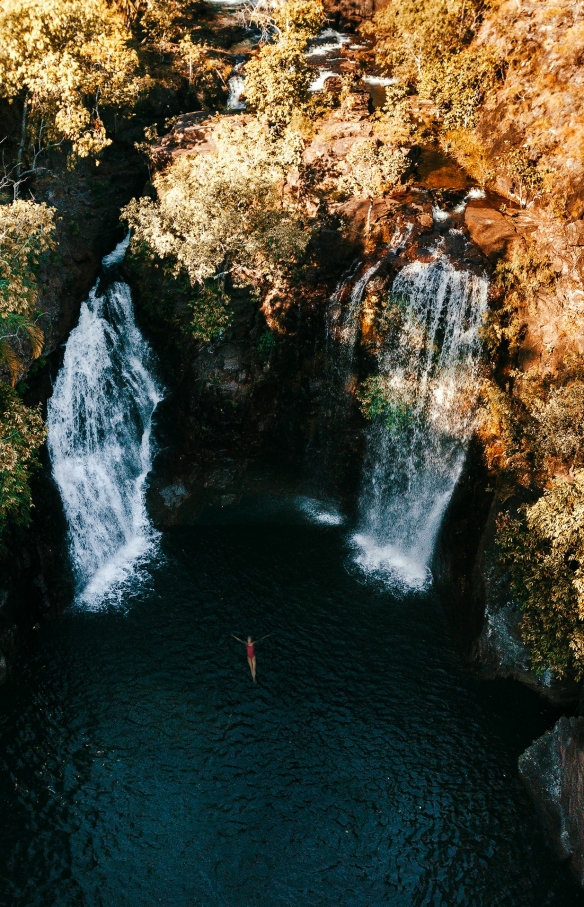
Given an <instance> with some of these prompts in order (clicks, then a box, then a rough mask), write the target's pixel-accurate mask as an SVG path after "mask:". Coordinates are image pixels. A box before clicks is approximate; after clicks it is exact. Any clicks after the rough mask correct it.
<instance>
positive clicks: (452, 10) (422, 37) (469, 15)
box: [362, 0, 501, 130]
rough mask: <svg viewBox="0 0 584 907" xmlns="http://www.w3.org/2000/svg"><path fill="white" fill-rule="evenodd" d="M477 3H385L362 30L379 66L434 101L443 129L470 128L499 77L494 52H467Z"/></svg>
mask: <svg viewBox="0 0 584 907" xmlns="http://www.w3.org/2000/svg"><path fill="white" fill-rule="evenodd" d="M483 7H484V3H483V2H482V0H399V2H398V0H390V2H389V3H388V4H387V5H386V6H385V7H384V8H383V9H382V10H380V11H379V12H378V13H376V14H375V16H374V17H373V20H372V22H371V23H368V24H367V25H365V26H363V27H362V30H363V31H365V32H366V33H369V34H372V35H374V36H375V38H376V54H377V61H378V63H379V64H380V65H381V66H382V67H383V68H384V69H386V70H389V72H391V73H392V75H394V76H396V77H397V78H398V79H399V80H400V81H401V82H402V83H403V84H404V85H411V86H414V87H415V88H416V90H417V91H418V93H419V94H420V96H421V97H424V98H429V99H430V100H432V101H433V102H434V104H435V105H436V108H437V110H438V114H439V116H440V117H441V119H442V123H443V126H444V128H445V129H449V130H452V129H460V128H469V127H472V126H474V124H475V120H476V114H477V110H478V107H479V105H480V104H481V103H482V102H483V100H484V98H485V97H486V95H487V94H488V92H489V91H490V90H491V89H492V88H493V87H494V86H495V84H496V83H497V80H498V79H499V77H500V69H501V64H500V61H499V56H498V54H497V53H496V52H495V51H493V50H486V49H479V50H478V51H477V50H475V49H472V50H470V49H469V47H468V45H469V43H470V41H471V39H472V37H473V35H474V34H475V31H476V28H477V25H478V23H479V22H480V16H481V12H482V9H483Z"/></svg>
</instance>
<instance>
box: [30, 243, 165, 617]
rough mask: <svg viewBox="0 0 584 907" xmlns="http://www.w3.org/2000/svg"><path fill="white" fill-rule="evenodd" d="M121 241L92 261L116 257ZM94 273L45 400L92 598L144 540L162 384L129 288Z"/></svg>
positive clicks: (82, 583)
mask: <svg viewBox="0 0 584 907" xmlns="http://www.w3.org/2000/svg"><path fill="white" fill-rule="evenodd" d="M127 246H128V238H126V239H125V240H124V241H122V242H121V243H119V244H118V246H117V247H116V249H115V250H114V251H113V252H112V253H111V254H110V255H107V256H106V257H105V258H104V259H103V262H102V265H103V268H104V270H105V276H106V278H107V272H108V271H111V269H112V268H113V267H114V266H115V265H117V264H119V263H120V262H121V260H122V259H123V257H124V254H125V251H126V248H127ZM101 286H102V281H100V280H98V281H97V283H96V285H95V286H94V288H93V289H92V290H91V293H90V294H89V298H88V299H87V301H86V302H84V303H83V305H82V307H81V312H80V316H79V323H78V325H77V327H76V328H75V330H73V331H72V332H71V335H70V337H69V340H68V342H67V347H66V350H65V358H64V361H63V366H62V368H61V370H60V372H59V374H58V376H57V380H56V382H55V388H54V392H53V396H52V397H51V399H50V400H49V404H48V414H47V423H48V429H49V436H48V447H49V453H50V457H51V462H52V466H53V475H54V478H55V481H56V483H57V485H58V487H59V490H60V492H61V497H62V499H63V506H64V509H65V515H66V517H67V521H68V524H69V547H70V552H71V558H72V561H73V567H74V570H75V574H76V578H77V584H78V589H79V592H80V597H81V599H82V600H83V601H84V602H85V603H88V604H94V605H95V604H96V603H98V602H99V600H100V599H101V598H102V597H103V595H104V594H105V593H106V592H107V591H108V590H109V589H111V587H112V586H114V585H115V584H116V583H118V582H119V581H120V580H121V579H123V578H124V577H125V576H127V575H128V573H129V572H130V571H131V569H132V567H133V566H134V565H135V564H136V563H137V562H138V561H139V559H140V558H141V557H143V556H144V555H145V554H146V553H147V551H148V550H149V548H150V546H151V545H152V542H153V539H154V537H155V536H154V533H153V530H152V528H151V526H150V523H149V520H148V517H147V514H146V510H145V504H144V490H145V480H146V476H147V474H148V472H149V470H150V466H151V462H152V454H151V445H150V432H151V425H152V414H153V412H154V409H155V407H156V405H157V404H158V403H159V401H160V400H161V398H162V391H161V388H160V386H159V385H158V384H157V382H156V380H155V379H154V378H153V376H152V362H151V358H152V357H151V352H150V349H149V347H148V344H147V343H146V342H145V340H144V338H143V337H142V335H141V333H140V331H139V330H138V328H137V326H136V323H135V320H134V314H133V309H132V297H131V294H130V288H129V286H128V285H127V284H126V283H124V282H123V281H121V280H117V281H115V282H113V283H110V284H108V285H106V286H105V288H104V289H103V290H102V289H101Z"/></svg>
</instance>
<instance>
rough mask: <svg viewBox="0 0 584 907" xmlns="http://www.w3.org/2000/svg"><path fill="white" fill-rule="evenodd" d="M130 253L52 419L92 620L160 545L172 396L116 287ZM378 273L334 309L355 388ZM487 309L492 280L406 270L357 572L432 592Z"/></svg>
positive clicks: (74, 336) (78, 339)
mask: <svg viewBox="0 0 584 907" xmlns="http://www.w3.org/2000/svg"><path fill="white" fill-rule="evenodd" d="M127 243H128V240H127V239H126V240H125V241H124V242H122V243H120V244H119V245H118V246H117V248H116V249H115V250H114V252H112V253H111V255H108V256H106V258H104V260H103V275H102V277H101V278H100V280H98V282H97V283H96V285H95V287H94V288H93V290H92V291H91V293H90V295H89V298H88V300H87V301H86V302H85V303H84V304H83V306H82V307H81V314H80V318H79V324H78V326H77V327H76V328H75V330H74V331H73V332H72V333H71V336H70V338H69V341H68V343H67V347H66V352H65V358H64V362H63V366H62V368H61V370H60V372H59V375H58V377H57V381H56V383H55V388H54V393H53V396H52V398H51V400H50V401H49V405H48V428H49V440H48V445H49V452H50V456H51V460H52V465H53V474H54V477H55V480H56V482H57V485H58V486H59V489H60V492H61V496H62V499H63V505H64V508H65V514H66V517H67V520H68V524H69V538H70V552H71V558H72V561H73V566H74V569H75V573H76V577H77V582H78V590H79V599H80V600H82V601H84V602H85V603H86V604H87V605H89V606H90V607H91V606H92V605H97V604H99V603H100V602H101V601H103V600H104V596H106V593H107V592H108V591H110V590H111V589H112V587H113V588H115V587H116V586H117V585H118V584H119V581H120V580H121V579H124V577H125V576H127V575H128V573H129V572H131V570H132V568H133V566H135V564H136V563H139V562H140V560H141V558H143V557H144V555H145V554H146V553H147V552H148V551H149V550H150V548H151V546H152V542H153V539H154V537H155V534H154V533H153V531H152V529H151V526H150V523H149V520H148V516H147V513H146V509H145V502H144V492H145V481H146V477H147V474H148V472H149V470H150V468H151V464H152V452H151V443H150V434H151V424H152V414H153V412H154V409H155V407H156V405H157V404H158V402H159V401H160V399H161V396H162V390H161V388H160V386H159V384H158V383H157V381H156V379H155V378H154V377H153V369H152V361H151V352H150V349H149V347H148V345H147V343H146V342H145V340H144V338H143V337H142V335H141V333H140V331H139V330H138V328H137V326H136V323H135V320H134V315H133V310H132V299H131V295H130V288H129V287H128V285H127V284H126V283H124V282H123V281H122V280H119V279H118V280H115V279H114V277H115V273H114V272H115V267H116V265H117V264H119V263H120V261H121V260H122V259H123V256H124V253H125V250H126V247H127ZM377 269H378V266H373V267H370V268H369V269H368V270H366V271H365V272H364V273H363V275H362V276H361V278H360V279H358V280H356V282H355V285H354V287H353V289H352V292H351V293H350V295H349V298H348V299H347V300H346V302H344V303H342V302H341V291H339V293H337V294H336V295H335V297H333V300H332V301H331V302H334V305H332V306H331V307H330V311H331V313H332V321H331V323H330V324H329V335H330V334H331V329H332V330H333V334H334V335H336V337H337V338H338V340H339V343H338V344H337V343H336V344H335V346H336V350H335V353H336V361H337V369H339V370H340V371H342V372H344V373H345V375H346V377H347V379H351V380H352V369H353V359H354V354H355V349H356V345H357V340H358V331H359V310H360V307H361V301H362V297H363V293H364V291H365V288H366V285H367V282H368V280H369V279H371V277H372V276H373V275H374V274H375V272H376V271H377ZM351 277H352V275H351ZM348 279H351V278H348ZM346 283H347V280H345V282H344V283H343V285H342V287H344V286H345V285H346ZM337 297H338V298H337ZM486 304H487V282H486V279H485V278H482V277H479V276H476V275H473V274H471V273H469V272H467V271H460V270H457V269H456V268H454V267H453V265H452V264H450V263H449V261H448V260H447V259H446V258H444V257H440V255H439V253H438V254H437V257H436V258H435V259H434V260H433V261H430V262H429V263H422V262H420V261H414V262H413V263H412V264H409V265H407V266H406V267H404V268H403V270H401V271H400V272H399V273H398V275H397V277H396V278H395V279H394V282H393V287H392V290H391V292H390V294H389V300H388V303H387V306H386V309H385V319H386V328H385V330H384V339H383V340H382V341H381V346H380V347H378V352H377V366H378V370H377V374H376V375H375V376H374V377H373V379H370V382H371V381H373V383H374V387H375V390H374V392H375V393H376V394H377V400H378V401H379V400H381V406H380V407H379V406H378V407H377V410H376V415H375V414H374V415H375V418H374V420H373V421H372V423H371V426H370V428H369V432H368V439H367V455H366V460H365V464H364V468H363V477H362V492H361V498H360V517H359V521H358V526H357V531H356V532H354V534H353V536H352V544H353V547H354V557H355V560H356V562H357V564H358V565H359V566H360V567H361V568H362V569H363V570H364V571H365V572H366V573H373V574H375V575H378V576H381V577H382V578H384V579H385V580H387V581H389V582H390V583H391V584H392V585H394V586H396V585H397V586H398V587H399V586H400V585H401V586H404V587H407V588H412V587H414V588H424V587H425V586H426V585H427V584H428V583H429V581H430V572H429V565H430V561H431V557H432V551H433V546H434V542H435V538H436V534H437V531H438V528H439V526H440V521H441V519H442V516H443V514H444V511H445V508H446V506H447V504H448V501H449V499H450V496H451V495H452V492H453V490H454V486H455V484H456V481H457V479H458V477H459V475H460V472H461V469H462V466H463V463H464V457H465V451H466V445H467V443H468V440H469V438H470V435H471V433H472V430H473V425H474V413H475V405H476V399H477V394H478V382H479V368H480V342H479V327H480V325H481V322H482V319H483V314H484V312H485V308H486ZM331 339H332V335H331V336H329V347H330V341H331ZM351 380H349V384H350V383H351ZM353 386H354V382H353ZM333 396H334V395H333Z"/></svg>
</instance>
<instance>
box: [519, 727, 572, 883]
mask: <svg viewBox="0 0 584 907" xmlns="http://www.w3.org/2000/svg"><path fill="white" fill-rule="evenodd" d="M519 774H520V775H521V778H522V780H523V782H524V784H525V786H526V787H527V790H528V791H529V794H530V796H531V798H532V800H533V802H534V804H535V807H536V810H537V812H538V814H539V816H540V819H541V822H542V825H543V829H544V832H545V835H546V837H547V839H548V842H549V844H550V846H551V848H552V850H553V851H554V853H555V854H556V856H557V858H558V859H560V860H569V862H570V867H571V869H572V871H573V872H574V875H575V876H576V878H577V880H578V882H579V883H580V884H581V885H584V718H566V717H562V718H560V720H559V721H558V722H557V724H556V725H555V727H554V728H553V729H552V730H551V731H548V732H547V734H544V736H543V737H540V738H539V740H536V741H535V742H534V743H532V745H531V746H530V747H529V748H528V749H527V750H526V751H525V752H524V753H523V754H522V755H521V756H520V757H519Z"/></svg>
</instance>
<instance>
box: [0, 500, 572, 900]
mask: <svg viewBox="0 0 584 907" xmlns="http://www.w3.org/2000/svg"><path fill="white" fill-rule="evenodd" d="M266 514H267V515H266ZM227 518H231V521H232V522H231V524H228V523H227V522H226V519H227ZM316 518H318V514H317V516H316ZM221 521H222V522H221ZM231 633H236V634H237V635H244V634H246V633H252V634H254V635H255V636H256V637H258V636H262V635H263V634H264V633H271V634H272V636H271V638H270V639H267V640H266V641H265V642H263V643H260V644H259V645H258V647H257V649H258V680H259V683H258V685H257V686H254V685H253V684H252V682H251V678H250V676H249V670H248V667H247V664H246V659H245V651H244V648H243V646H241V645H240V644H239V643H237V642H236V641H235V640H233V639H232V638H231V637H230V634H231ZM552 721H553V715H552V714H551V713H550V711H549V709H548V708H547V707H545V706H543V705H542V704H541V702H540V701H539V699H538V698H537V697H536V696H535V695H533V694H531V693H530V692H529V691H527V690H525V689H523V688H521V687H519V686H517V685H514V684H510V683H504V682H499V683H495V684H484V683H480V682H479V681H477V680H476V679H474V678H472V677H470V676H468V675H466V674H465V673H464V672H463V670H462V669H461V667H460V664H459V660H458V658H457V656H456V654H455V653H454V651H453V649H452V647H451V644H450V642H449V640H448V637H447V633H446V630H445V626H444V620H443V616H442V611H441V607H440V603H439V602H438V601H437V600H436V598H435V597H433V596H432V595H431V594H428V593H425V594H422V593H415V592H411V593H410V594H409V595H407V596H402V597H401V598H395V597H394V596H393V595H392V593H391V591H389V590H388V589H387V587H384V586H382V585H381V584H376V583H373V582H371V581H366V582H363V581H362V579H361V576H360V574H358V573H355V572H354V569H353V568H352V567H351V558H350V552H349V549H348V547H347V543H346V539H345V535H344V531H343V527H339V526H333V525H328V526H327V525H313V524H311V522H310V521H309V520H307V519H306V518H305V517H303V516H301V515H300V516H296V517H293V516H292V512H290V515H289V516H288V517H287V516H285V515H281V516H280V517H278V518H276V517H275V516H274V511H273V510H272V511H270V512H269V513H267V511H266V510H265V508H264V511H263V512H262V511H261V509H256V510H255V511H250V510H248V511H245V512H243V511H240V510H237V508H228V509H227V510H224V511H221V512H220V514H219V516H218V518H217V520H216V522H215V523H214V524H213V523H211V522H210V521H208V522H207V524H206V525H199V526H196V527H193V528H190V529H181V530H173V531H169V532H166V533H164V534H163V536H162V538H161V541H160V554H159V556H158V557H157V558H156V560H152V562H151V563H149V564H148V563H147V564H145V565H144V566H143V567H142V568H141V573H140V574H139V575H134V577H130V579H129V580H128V582H127V585H126V588H125V591H124V593H123V595H122V596H121V598H120V599H119V601H118V604H117V606H116V607H111V608H106V609H105V610H102V611H100V612H94V611H91V610H86V609H83V608H77V609H73V610H71V611H70V612H69V613H68V614H67V615H65V617H64V618H63V619H62V620H61V621H59V622H57V623H55V624H53V625H50V626H46V627H44V628H43V629H42V630H41V631H39V634H38V637H37V642H36V646H35V651H34V652H33V653H32V654H31V655H29V657H28V659H27V661H26V663H25V664H22V665H21V666H20V667H19V669H18V671H17V672H15V675H14V676H13V678H12V679H11V680H10V681H9V683H8V684H7V686H6V687H5V688H4V690H3V696H2V700H1V701H0V743H1V746H0V752H1V754H2V755H1V756H0V809H1V810H2V815H3V816H4V817H10V819H9V821H7V820H6V818H5V821H4V822H3V823H2V825H1V827H0V876H1V877H2V886H1V887H0V905H1V907H47V905H51V907H78V905H84V907H153V905H157V904H160V905H164V907H195V905H201V907H247V905H249V907H252V905H253V907H280V905H282V907H284V905H286V907H288V905H294V907H307V905H318V907H339V905H351V907H378V905H382V904H391V905H395V907H422V905H428V907H429V905H432V907H454V905H461V907H463V905H464V907H468V905H471V904H472V905H473V907H544V905H550V907H552V905H553V907H575V905H576V904H578V903H579V900H578V898H579V895H578V894H577V892H576V889H575V887H574V886H573V884H572V882H571V881H570V879H569V878H568V875H567V871H566V870H565V868H564V867H562V866H560V865H559V864H557V863H555V862H554V861H553V859H552V856H551V855H550V854H549V852H548V851H547V849H546V847H545V845H544V842H543V840H542V837H541V835H540V833H539V831H538V830H537V828H536V827H535V823H534V821H533V815H532V812H531V807H530V805H529V803H528V802H527V798H526V795H525V793H524V791H523V789H522V787H521V785H520V782H519V779H518V776H517V768H516V766H517V756H518V754H519V753H520V752H521V751H522V750H523V749H524V748H525V747H526V746H527V745H528V744H529V743H530V742H531V740H532V739H533V738H534V737H537V736H538V735H539V734H541V733H542V732H543V731H544V730H545V729H546V728H547V727H549V726H550V724H551V723H552Z"/></svg>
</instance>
